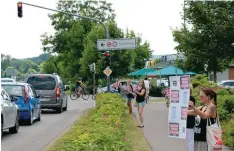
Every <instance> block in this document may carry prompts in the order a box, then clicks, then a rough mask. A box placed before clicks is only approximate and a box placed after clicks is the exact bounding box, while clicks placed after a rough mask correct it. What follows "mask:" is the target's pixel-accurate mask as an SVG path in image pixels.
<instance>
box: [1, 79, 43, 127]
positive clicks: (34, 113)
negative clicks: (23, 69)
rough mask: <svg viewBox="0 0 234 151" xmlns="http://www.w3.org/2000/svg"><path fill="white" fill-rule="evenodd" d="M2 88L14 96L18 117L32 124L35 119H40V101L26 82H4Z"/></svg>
mask: <svg viewBox="0 0 234 151" xmlns="http://www.w3.org/2000/svg"><path fill="white" fill-rule="evenodd" d="M2 88H3V89H4V90H5V91H6V92H7V93H8V94H9V95H10V96H11V97H16V98H17V99H16V100H15V104H16V105H17V106H18V108H19V111H20V114H19V119H20V120H24V121H26V122H27V123H28V124H29V125H32V124H33V122H34V121H35V120H37V121H40V120H41V103H40V98H39V96H38V95H37V94H36V91H35V90H34V88H33V87H32V86H31V85H30V84H28V83H5V84H2Z"/></svg>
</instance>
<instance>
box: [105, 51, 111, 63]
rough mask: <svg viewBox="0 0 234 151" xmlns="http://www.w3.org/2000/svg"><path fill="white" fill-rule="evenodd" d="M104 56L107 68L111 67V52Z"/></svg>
mask: <svg viewBox="0 0 234 151" xmlns="http://www.w3.org/2000/svg"><path fill="white" fill-rule="evenodd" d="M104 56H105V62H106V66H110V64H111V60H110V52H109V51H107V52H105V53H104Z"/></svg>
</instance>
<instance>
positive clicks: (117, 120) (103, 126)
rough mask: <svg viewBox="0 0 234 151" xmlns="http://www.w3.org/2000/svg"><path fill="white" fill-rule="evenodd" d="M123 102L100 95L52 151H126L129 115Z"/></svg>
mask: <svg viewBox="0 0 234 151" xmlns="http://www.w3.org/2000/svg"><path fill="white" fill-rule="evenodd" d="M126 111H127V107H126V105H124V100H123V99H122V98H121V97H120V96H119V95H118V94H100V95H98V96H97V99H96V108H95V109H93V110H91V111H89V112H88V116H86V117H85V119H81V120H80V122H79V124H77V125H74V126H73V127H72V130H71V132H70V133H69V134H67V135H65V136H64V137H63V139H62V140H60V141H59V142H58V144H59V145H55V148H53V151H57V150H66V151H130V150H131V147H130V146H131V145H130V143H129V142H128V141H126V138H125V137H126V136H125V132H126V125H127V123H128V122H127V121H129V116H128V114H126Z"/></svg>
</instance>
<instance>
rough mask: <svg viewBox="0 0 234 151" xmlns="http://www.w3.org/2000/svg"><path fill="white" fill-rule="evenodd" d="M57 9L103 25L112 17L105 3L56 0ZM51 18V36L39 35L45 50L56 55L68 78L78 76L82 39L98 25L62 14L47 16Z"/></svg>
mask: <svg viewBox="0 0 234 151" xmlns="http://www.w3.org/2000/svg"><path fill="white" fill-rule="evenodd" d="M57 9H58V10H61V11H67V12H72V13H75V14H80V15H83V16H89V17H93V18H96V19H99V20H101V21H102V22H104V23H105V22H106V21H107V20H110V19H113V18H114V17H115V15H114V13H113V9H112V8H111V4H110V3H107V2H106V1H84V2H80V1H59V3H58V8H57ZM50 19H51V20H52V26H53V27H54V29H55V30H56V32H55V34H54V35H50V36H49V35H47V34H44V35H42V38H43V40H42V44H43V45H44V51H46V52H53V53H54V52H55V53H57V54H58V55H59V57H58V58H59V60H60V61H63V64H64V66H66V68H67V72H68V73H69V75H70V77H72V76H74V75H77V74H78V72H79V69H80V58H81V57H82V52H83V51H84V40H85V37H86V36H87V34H88V33H89V32H90V31H91V28H92V26H93V25H96V24H97V23H96V22H93V21H90V20H85V19H80V18H76V17H72V16H67V15H64V14H62V13H55V14H53V15H51V16H50ZM103 34H104V33H103Z"/></svg>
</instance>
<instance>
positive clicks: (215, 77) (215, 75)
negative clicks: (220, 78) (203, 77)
mask: <svg viewBox="0 0 234 151" xmlns="http://www.w3.org/2000/svg"><path fill="white" fill-rule="evenodd" d="M213 73H214V82H215V83H216V82H217V71H214V72H213Z"/></svg>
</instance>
